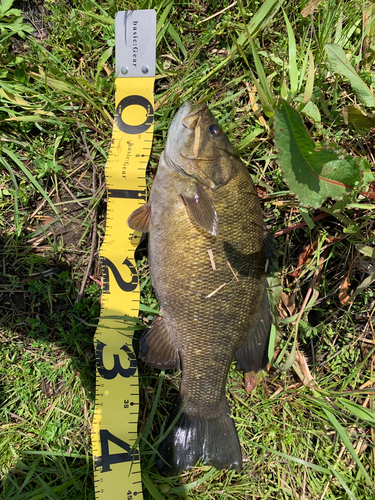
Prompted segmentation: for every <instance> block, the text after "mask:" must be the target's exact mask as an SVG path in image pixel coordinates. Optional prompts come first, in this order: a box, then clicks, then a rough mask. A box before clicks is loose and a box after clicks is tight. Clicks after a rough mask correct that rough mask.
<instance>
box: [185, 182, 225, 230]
mask: <svg viewBox="0 0 375 500" xmlns="http://www.w3.org/2000/svg"><path fill="white" fill-rule="evenodd" d="M181 196H182V198H183V200H184V202H185V205H186V207H187V209H188V212H189V214H190V215H191V217H192V218H193V219H194V220H195V222H196V223H197V224H198V225H199V226H200V227H201V228H202V229H204V230H205V231H207V233H209V234H212V236H217V235H218V234H219V217H218V215H217V212H216V209H215V207H214V204H213V203H212V201H211V199H210V197H209V196H208V194H207V193H206V191H205V190H204V189H203V188H202V187H200V186H195V187H194V190H193V191H192V192H191V193H190V192H188V193H182V195H181Z"/></svg>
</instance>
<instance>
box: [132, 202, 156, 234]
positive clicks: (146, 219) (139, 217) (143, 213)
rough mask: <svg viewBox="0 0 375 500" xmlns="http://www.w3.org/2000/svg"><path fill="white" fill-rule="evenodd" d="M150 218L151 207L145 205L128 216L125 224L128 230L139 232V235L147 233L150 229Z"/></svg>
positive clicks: (148, 204)
mask: <svg viewBox="0 0 375 500" xmlns="http://www.w3.org/2000/svg"><path fill="white" fill-rule="evenodd" d="M150 217H151V205H150V203H146V204H145V205H142V206H141V207H140V208H137V210H134V212H133V213H131V214H130V216H129V218H128V220H127V224H128V226H129V227H130V229H134V230H135V231H140V232H141V233H148V231H149V229H150Z"/></svg>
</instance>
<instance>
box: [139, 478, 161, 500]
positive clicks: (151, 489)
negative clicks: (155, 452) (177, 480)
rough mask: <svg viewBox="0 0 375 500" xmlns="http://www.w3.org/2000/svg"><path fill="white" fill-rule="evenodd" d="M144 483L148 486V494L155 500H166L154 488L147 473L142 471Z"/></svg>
mask: <svg viewBox="0 0 375 500" xmlns="http://www.w3.org/2000/svg"><path fill="white" fill-rule="evenodd" d="M142 483H143V484H144V486H146V488H147V490H148V492H149V493H150V495H151V497H152V498H153V499H154V500H165V497H164V495H162V494H161V493H160V491H159V490H158V489H157V488H156V486H154V483H153V482H152V481H151V479H150V478H149V475H148V474H147V472H146V471H142Z"/></svg>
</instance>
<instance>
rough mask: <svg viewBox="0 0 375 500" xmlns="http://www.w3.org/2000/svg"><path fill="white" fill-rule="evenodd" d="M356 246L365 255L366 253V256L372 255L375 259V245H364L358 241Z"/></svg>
mask: <svg viewBox="0 0 375 500" xmlns="http://www.w3.org/2000/svg"><path fill="white" fill-rule="evenodd" d="M355 247H356V249H357V250H358V251H359V252H361V253H363V255H366V257H371V259H375V248H374V247H368V246H367V245H363V244H362V243H357V244H356V246H355Z"/></svg>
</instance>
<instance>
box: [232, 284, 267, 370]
mask: <svg viewBox="0 0 375 500" xmlns="http://www.w3.org/2000/svg"><path fill="white" fill-rule="evenodd" d="M271 325H272V317H271V313H270V310H269V303H268V297H267V291H266V290H265V291H264V297H263V302H262V304H261V308H260V311H259V315H258V321H257V322H256V324H255V325H254V326H253V328H252V329H251V330H250V332H249V335H248V337H247V339H246V341H245V343H244V344H243V345H242V346H241V347H240V348H239V349H237V351H236V353H235V355H234V359H235V360H236V368H237V370H244V371H245V372H251V371H252V372H254V373H257V372H258V371H259V370H262V369H263V368H265V367H266V365H267V361H268V340H269V336H270V329H271Z"/></svg>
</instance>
